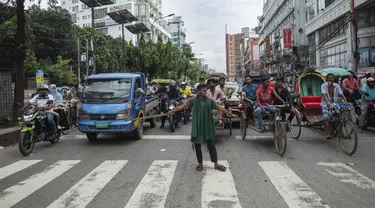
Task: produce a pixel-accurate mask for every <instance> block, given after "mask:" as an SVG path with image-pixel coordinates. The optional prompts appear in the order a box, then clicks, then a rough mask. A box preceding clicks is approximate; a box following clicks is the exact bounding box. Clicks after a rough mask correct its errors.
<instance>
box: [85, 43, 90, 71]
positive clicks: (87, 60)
mask: <svg viewBox="0 0 375 208" xmlns="http://www.w3.org/2000/svg"><path fill="white" fill-rule="evenodd" d="M85 49H86V78H88V77H89V68H90V66H89V64H90V62H89V40H88V39H86V48H85Z"/></svg>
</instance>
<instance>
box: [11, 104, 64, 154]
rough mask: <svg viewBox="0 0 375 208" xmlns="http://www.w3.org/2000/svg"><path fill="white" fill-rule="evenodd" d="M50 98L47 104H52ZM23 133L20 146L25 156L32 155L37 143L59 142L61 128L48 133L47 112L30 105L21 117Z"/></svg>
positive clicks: (19, 142)
mask: <svg viewBox="0 0 375 208" xmlns="http://www.w3.org/2000/svg"><path fill="white" fill-rule="evenodd" d="M52 103H53V101H52V100H49V101H48V102H47V103H46V105H50V104H52ZM19 123H20V125H21V127H22V128H21V133H20V137H19V141H18V148H19V150H20V152H21V154H23V155H24V156H28V155H30V154H31V153H32V152H33V150H34V147H35V143H37V142H41V141H49V142H51V143H52V144H54V143H56V142H58V141H59V140H60V136H61V130H57V132H56V133H54V134H50V133H47V113H46V112H44V111H42V110H39V108H38V107H37V106H29V107H28V108H26V109H25V110H24V116H23V119H22V118H19Z"/></svg>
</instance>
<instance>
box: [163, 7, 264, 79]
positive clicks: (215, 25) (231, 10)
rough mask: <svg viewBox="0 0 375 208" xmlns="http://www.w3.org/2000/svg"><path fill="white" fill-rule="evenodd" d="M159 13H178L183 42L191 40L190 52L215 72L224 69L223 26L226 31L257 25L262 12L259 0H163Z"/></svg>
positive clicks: (232, 31) (233, 31)
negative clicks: (182, 26)
mask: <svg viewBox="0 0 375 208" xmlns="http://www.w3.org/2000/svg"><path fill="white" fill-rule="evenodd" d="M163 13H164V14H165V15H167V14H171V13H174V14H176V15H177V16H182V19H183V20H184V21H185V27H186V28H187V42H194V44H193V45H192V47H193V52H194V53H196V54H199V53H203V56H202V58H204V59H206V60H207V63H208V64H209V65H210V66H211V67H212V68H215V69H216V71H218V72H225V68H226V67H225V63H226V58H225V25H228V26H229V29H230V30H229V32H230V33H239V32H240V31H241V28H242V27H250V28H252V27H255V26H257V22H258V21H257V16H261V15H262V1H261V0H163Z"/></svg>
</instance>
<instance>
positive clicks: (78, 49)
mask: <svg viewBox="0 0 375 208" xmlns="http://www.w3.org/2000/svg"><path fill="white" fill-rule="evenodd" d="M77 51H78V58H77V66H78V76H77V77H78V84H81V50H80V42H79V37H78V41H77Z"/></svg>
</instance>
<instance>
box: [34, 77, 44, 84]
mask: <svg viewBox="0 0 375 208" xmlns="http://www.w3.org/2000/svg"><path fill="white" fill-rule="evenodd" d="M36 83H44V77H36Z"/></svg>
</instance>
